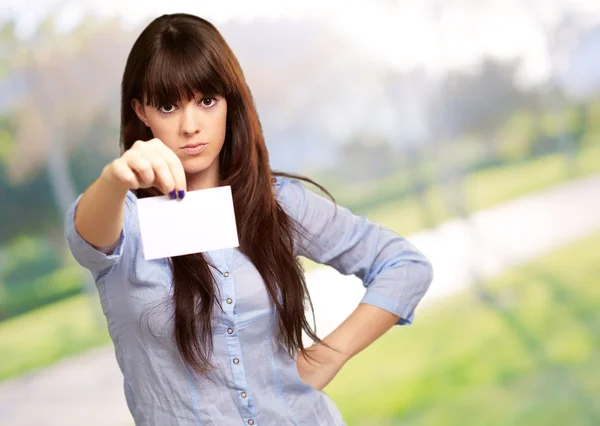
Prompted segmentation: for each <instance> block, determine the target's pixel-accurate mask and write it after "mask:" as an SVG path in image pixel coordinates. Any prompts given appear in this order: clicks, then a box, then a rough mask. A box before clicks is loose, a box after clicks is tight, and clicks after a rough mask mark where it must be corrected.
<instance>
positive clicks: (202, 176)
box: [185, 161, 220, 191]
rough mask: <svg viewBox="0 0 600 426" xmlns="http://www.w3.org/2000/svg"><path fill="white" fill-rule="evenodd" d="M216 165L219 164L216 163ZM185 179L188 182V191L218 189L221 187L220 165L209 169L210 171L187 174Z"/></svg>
mask: <svg viewBox="0 0 600 426" xmlns="http://www.w3.org/2000/svg"><path fill="white" fill-rule="evenodd" d="M215 163H217V162H216V161H215ZM185 178H186V181H187V190H188V191H195V190H198V189H208V188H216V187H218V186H220V179H219V168H218V163H217V167H209V168H208V169H206V170H203V171H201V172H198V173H193V174H188V173H186V175H185Z"/></svg>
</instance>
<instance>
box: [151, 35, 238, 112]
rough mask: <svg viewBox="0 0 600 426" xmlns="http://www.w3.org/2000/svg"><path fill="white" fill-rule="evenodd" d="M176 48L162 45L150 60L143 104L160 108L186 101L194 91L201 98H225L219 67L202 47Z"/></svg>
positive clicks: (190, 44) (224, 87) (192, 95)
mask: <svg viewBox="0 0 600 426" xmlns="http://www.w3.org/2000/svg"><path fill="white" fill-rule="evenodd" d="M178 42H180V41H179V40H178ZM175 46H176V47H175ZM175 46H174V45H171V46H166V45H162V46H161V48H160V49H159V50H158V52H156V54H155V55H154V57H153V58H151V60H150V63H149V65H148V68H147V72H146V74H145V77H144V81H143V84H142V94H141V95H142V99H144V102H145V103H146V105H152V106H154V107H160V106H163V105H175V104H177V103H179V102H181V101H183V100H188V101H189V100H191V99H193V97H194V91H198V92H200V93H202V95H203V96H215V95H221V96H225V95H227V92H226V87H227V85H226V84H225V83H224V81H223V79H222V77H221V76H220V75H219V73H218V72H217V69H218V66H216V64H213V63H211V59H210V57H209V55H208V54H207V52H206V51H204V49H202V46H198V45H194V44H192V43H182V44H180V45H175Z"/></svg>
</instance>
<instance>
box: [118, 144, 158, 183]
mask: <svg viewBox="0 0 600 426" xmlns="http://www.w3.org/2000/svg"><path fill="white" fill-rule="evenodd" d="M124 159H125V160H126V161H127V165H128V166H129V168H130V169H131V170H132V171H133V172H135V174H136V175H137V176H138V181H139V183H140V187H145V188H148V187H150V186H152V184H153V183H154V170H153V168H152V163H151V162H150V161H149V160H148V159H147V158H145V157H143V156H142V155H140V154H139V153H137V152H131V153H130V154H129V155H127V156H125V157H124Z"/></svg>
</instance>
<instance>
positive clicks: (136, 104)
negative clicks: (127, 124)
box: [131, 99, 150, 127]
mask: <svg viewBox="0 0 600 426" xmlns="http://www.w3.org/2000/svg"><path fill="white" fill-rule="evenodd" d="M131 108H133V110H134V111H135V114H136V115H137V116H138V118H139V119H140V120H141V121H142V123H144V124H145V125H146V127H150V126H149V124H148V118H147V117H146V112H145V111H144V106H143V105H142V103H141V102H140V101H139V100H138V99H133V100H132V101H131Z"/></svg>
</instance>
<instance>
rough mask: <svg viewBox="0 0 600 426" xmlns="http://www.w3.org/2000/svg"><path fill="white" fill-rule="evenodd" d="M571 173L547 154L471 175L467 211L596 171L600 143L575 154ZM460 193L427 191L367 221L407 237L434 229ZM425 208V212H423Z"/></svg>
mask: <svg viewBox="0 0 600 426" xmlns="http://www.w3.org/2000/svg"><path fill="white" fill-rule="evenodd" d="M574 166H575V169H574V172H573V173H569V172H568V169H567V167H565V160H564V158H563V157H562V156H561V155H559V154H551V155H546V156H543V157H539V158H537V159H533V160H529V161H526V162H523V163H520V164H514V165H508V166H501V167H495V168H490V169H485V170H480V171H477V172H473V173H471V174H470V175H468V176H466V177H465V181H464V194H465V197H466V200H465V201H466V205H467V207H468V210H469V211H476V210H481V209H484V208H488V207H492V206H494V205H497V204H500V203H503V202H506V201H509V200H513V199H515V198H517V197H519V196H522V195H525V194H528V193H532V192H535V191H540V190H543V189H546V188H550V187H552V186H554V185H557V184H559V183H561V182H564V181H566V180H569V179H572V178H575V177H582V176H588V175H591V174H593V173H598V172H600V144H595V145H590V146H587V147H585V148H583V149H582V150H581V151H579V152H578V153H577V157H576V159H575V162H574ZM460 194H461V192H460V191H459V190H457V188H456V187H453V186H452V185H450V184H449V185H447V186H445V187H443V186H439V185H438V186H435V187H432V188H430V189H429V190H428V191H427V192H426V193H425V194H424V195H423V197H422V198H421V199H420V198H419V197H417V196H416V195H413V196H410V197H407V198H405V199H399V200H395V201H391V202H388V203H382V204H379V205H375V206H373V207H372V208H370V209H368V210H366V211H365V212H364V213H363V214H365V215H366V216H367V217H368V218H369V219H371V220H373V221H375V222H379V223H381V224H382V225H384V226H387V227H389V228H390V229H392V230H394V231H396V232H398V233H400V234H401V235H407V234H410V233H412V232H415V231H418V230H420V229H423V228H426V227H428V226H435V225H437V224H440V223H442V222H444V221H445V220H448V219H450V218H452V217H454V216H456V214H455V212H454V211H452V209H451V208H449V207H448V205H447V202H446V199H450V200H452V199H456V198H457V197H460ZM424 206H426V207H427V212H428V213H426V212H425V211H424Z"/></svg>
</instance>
